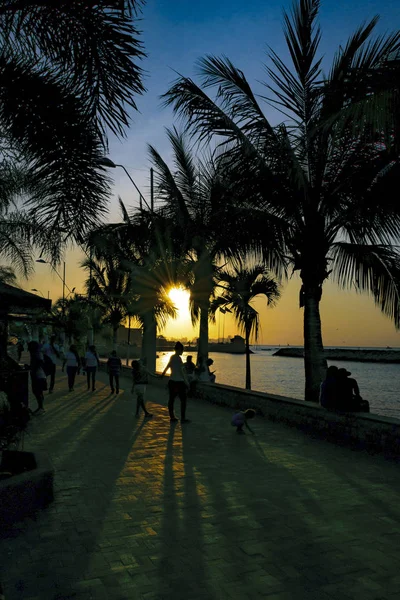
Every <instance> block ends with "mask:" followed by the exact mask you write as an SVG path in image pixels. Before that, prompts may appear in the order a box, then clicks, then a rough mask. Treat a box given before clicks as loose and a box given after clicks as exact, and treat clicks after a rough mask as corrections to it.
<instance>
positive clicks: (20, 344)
mask: <svg viewBox="0 0 400 600" xmlns="http://www.w3.org/2000/svg"><path fill="white" fill-rule="evenodd" d="M24 350H25V347H24V342H22V341H21V340H18V344H17V355H18V362H21V356H22V353H23V351H24Z"/></svg>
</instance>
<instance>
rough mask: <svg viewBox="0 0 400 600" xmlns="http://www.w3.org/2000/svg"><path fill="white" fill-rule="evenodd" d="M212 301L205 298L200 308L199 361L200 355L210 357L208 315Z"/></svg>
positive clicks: (205, 357) (205, 358)
mask: <svg viewBox="0 0 400 600" xmlns="http://www.w3.org/2000/svg"><path fill="white" fill-rule="evenodd" d="M209 308H210V302H209V300H205V301H204V302H202V305H201V309H200V331H199V342H198V347H197V362H198V361H199V357H200V356H202V357H203V358H204V360H207V358H208V316H209Z"/></svg>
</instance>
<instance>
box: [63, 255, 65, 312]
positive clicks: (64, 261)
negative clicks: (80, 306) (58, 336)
mask: <svg viewBox="0 0 400 600" xmlns="http://www.w3.org/2000/svg"><path fill="white" fill-rule="evenodd" d="M62 284H63V288H62V290H63V292H62V298H63V304H62V305H63V308H62V310H63V316H64V315H65V261H64V266H63V280H62Z"/></svg>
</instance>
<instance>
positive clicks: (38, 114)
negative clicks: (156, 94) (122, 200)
mask: <svg viewBox="0 0 400 600" xmlns="http://www.w3.org/2000/svg"><path fill="white" fill-rule="evenodd" d="M139 6H140V4H139V2H138V1H136V0H111V1H110V0H107V1H106V0H100V1H98V2H94V3H93V2H81V1H80V0H71V1H69V2H41V1H39V0H8V1H6V2H3V3H1V6H0V49H1V52H0V77H1V86H0V125H1V135H0V160H1V161H2V160H3V159H4V160H6V159H7V160H8V161H10V160H11V162H12V163H15V162H18V164H22V165H23V167H24V168H25V169H26V170H27V171H28V173H29V180H30V190H31V194H30V196H29V197H28V198H25V201H26V202H25V208H26V209H27V210H28V211H29V215H30V216H32V215H34V217H35V220H36V222H37V223H38V224H39V225H41V226H43V227H45V228H47V229H50V227H53V228H55V227H58V228H63V229H66V230H67V231H68V232H69V234H70V235H71V236H73V237H80V236H82V235H83V234H84V233H85V232H86V231H87V230H88V229H89V228H90V227H93V226H96V225H97V224H99V222H100V219H101V217H102V216H104V214H105V210H106V202H107V199H108V194H109V180H108V178H107V177H106V175H105V173H104V167H102V166H101V159H102V156H103V154H104V151H105V149H106V148H107V135H106V132H107V131H111V132H113V133H115V134H117V135H123V133H124V129H125V128H126V126H127V125H128V121H129V118H128V112H127V109H128V108H129V107H133V108H136V106H135V102H134V95H135V94H137V93H141V92H142V91H143V85H142V74H141V70H140V68H139V67H138V65H137V61H138V59H140V58H141V57H142V56H143V52H142V49H141V44H140V42H139V41H138V32H137V30H136V28H135V25H134V18H135V17H136V15H137V11H138V8H139ZM10 149H11V151H12V155H11V158H10Z"/></svg>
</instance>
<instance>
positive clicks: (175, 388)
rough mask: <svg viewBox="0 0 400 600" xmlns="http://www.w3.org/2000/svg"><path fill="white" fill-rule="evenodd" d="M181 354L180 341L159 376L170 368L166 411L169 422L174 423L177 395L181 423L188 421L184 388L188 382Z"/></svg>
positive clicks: (185, 388) (187, 385) (175, 419)
mask: <svg viewBox="0 0 400 600" xmlns="http://www.w3.org/2000/svg"><path fill="white" fill-rule="evenodd" d="M182 354H183V345H182V344H181V343H180V342H176V344H175V354H173V355H172V356H171V358H170V359H169V362H168V364H167V366H166V367H165V369H164V371H163V372H162V374H161V375H160V377H164V375H165V373H166V372H167V371H168V369H171V375H170V378H169V382H168V390H169V400H168V411H169V418H170V421H171V423H174V422H176V421H177V420H178V419H177V418H176V417H175V414H174V402H175V398H176V396H179V399H180V401H181V423H189V422H190V421H189V419H186V390H187V388H188V387H189V382H188V380H187V377H186V373H185V369H184V368H183V362H182V359H181V356H182Z"/></svg>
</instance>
